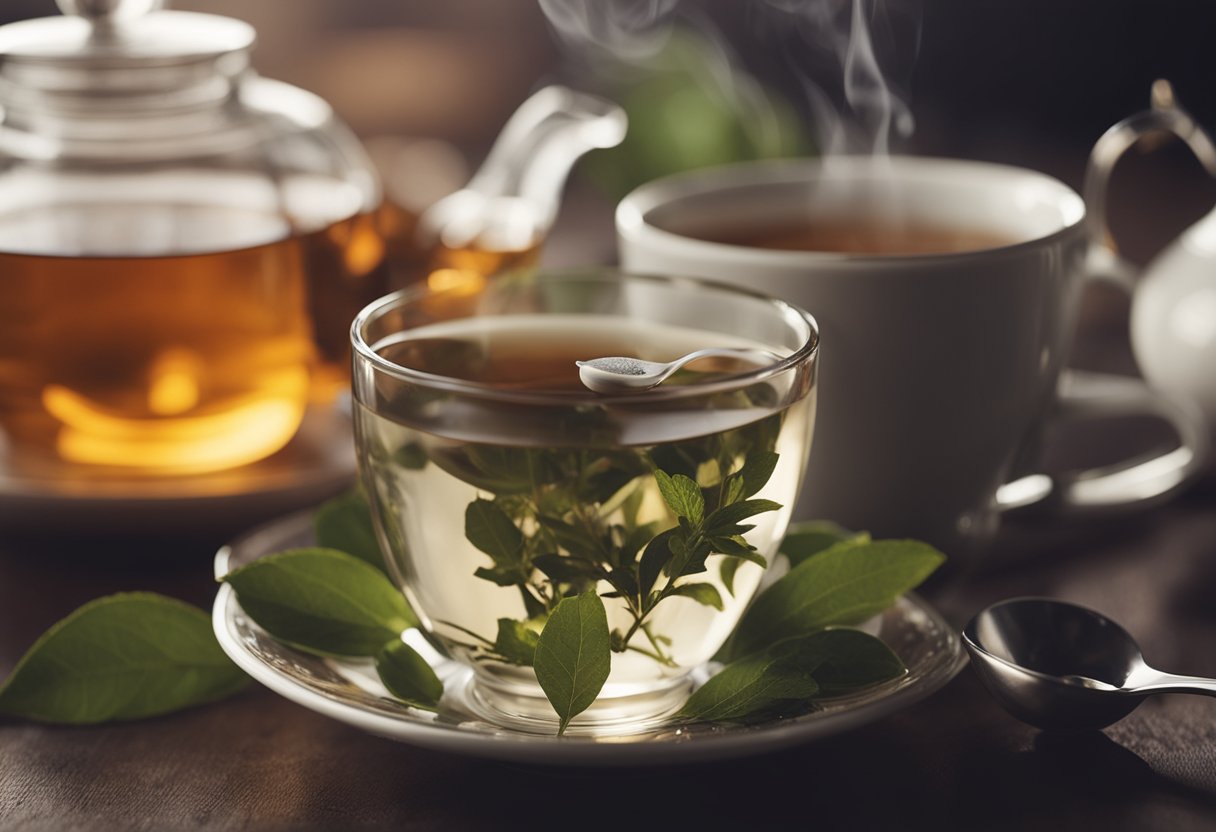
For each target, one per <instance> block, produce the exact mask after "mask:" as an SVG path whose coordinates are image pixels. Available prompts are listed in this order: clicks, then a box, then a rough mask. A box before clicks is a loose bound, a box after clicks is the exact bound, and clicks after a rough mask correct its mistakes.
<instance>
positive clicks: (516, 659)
mask: <svg viewBox="0 0 1216 832" xmlns="http://www.w3.org/2000/svg"><path fill="white" fill-rule="evenodd" d="M539 640H540V634H539V633H537V632H536V631H535V630H532V629H529V627H528V626H527V625H526V624H525V623H524V622H522V621H514V620H512V619H510V618H500V619H498V638H496V639H495V640H494V652H496V653H498V655H500V656H502V657H503V658H504V659H506V660H507V661H509V662H511V663H513V664H519V665H523V666H524V667H531V666H532V661H533V659H534V657H535V656H536V643H537V641H539Z"/></svg>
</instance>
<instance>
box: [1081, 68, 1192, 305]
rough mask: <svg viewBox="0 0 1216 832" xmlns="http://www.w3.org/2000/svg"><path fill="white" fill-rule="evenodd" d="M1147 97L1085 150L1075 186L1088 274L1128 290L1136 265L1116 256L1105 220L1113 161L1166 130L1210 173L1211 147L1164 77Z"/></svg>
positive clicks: (1155, 84) (1154, 84)
mask: <svg viewBox="0 0 1216 832" xmlns="http://www.w3.org/2000/svg"><path fill="white" fill-rule="evenodd" d="M1150 100H1151V107H1150V108H1149V109H1147V110H1144V111H1142V112H1139V113H1136V114H1135V115H1133V116H1129V117H1127V118H1125V119H1123V121H1121V122H1119V123H1118V124H1116V125H1115V126H1114V127H1111V128H1110V129H1109V130H1107V131H1106V132H1105V133H1103V134H1102V137H1101V138H1099V139H1098V142H1097V144H1095V145H1094V149H1093V151H1092V152H1091V153H1090V155H1089V164H1088V166H1087V167H1086V169H1085V183H1084V185H1083V186H1082V189H1081V196H1082V198H1083V199H1084V200H1085V233H1086V236H1087V237H1088V238H1089V253H1088V272H1089V275H1090V277H1091V278H1095V279H1099V280H1105V281H1107V282H1110V283H1114V284H1116V285H1118V286H1120V287H1122V288H1123V289H1124V290H1126V291H1128V292H1130V291H1131V289H1132V286H1133V284H1134V283H1135V277H1136V268H1135V267H1134V266H1132V265H1131V264H1130V263H1128V262H1127V261H1126V260H1124V259H1123V258H1122V257H1120V256H1119V254H1118V252H1117V251H1116V249H1115V247H1114V245H1113V243H1112V239H1113V238H1112V236H1111V233H1110V226H1109V224H1108V223H1107V220H1106V192H1107V186H1108V185H1109V183H1110V176H1111V173H1112V171H1114V168H1115V164H1116V163H1117V162H1118V161H1119V159H1120V158H1121V157H1122V156H1123V154H1124V153H1126V152H1127V151H1128V150H1129V149H1130V148H1131V147H1133V146H1134V145H1135V144H1136V143H1137V142H1139V141H1140V140H1141V139H1144V138H1145V137H1147V136H1150V135H1152V134H1153V133H1171V134H1173V135H1174V136H1176V137H1178V138H1179V139H1181V140H1182V141H1183V142H1185V143H1186V145H1187V147H1189V148H1190V149H1191V152H1192V153H1194V154H1195V157H1196V158H1197V159H1199V161H1200V162H1201V163H1202V164H1203V166H1204V168H1205V169H1207V172H1208V173H1209V174H1211V175H1212V176H1213V177H1216V146H1213V144H1212V140H1211V139H1210V138H1208V135H1207V133H1205V132H1204V130H1203V128H1202V127H1200V126H1199V125H1198V124H1197V123H1196V122H1195V119H1193V118H1192V117H1191V115H1190V113H1188V112H1186V110H1183V109H1182V108H1181V107H1180V106H1179V105H1178V101H1177V99H1176V98H1175V97H1174V88H1173V87H1172V86H1171V85H1170V82H1169V81H1166V80H1165V79H1163V78H1159V79H1157V80H1156V81H1154V82H1153V87H1152V91H1151V93H1150Z"/></svg>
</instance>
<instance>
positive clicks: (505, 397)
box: [350, 267, 819, 405]
mask: <svg viewBox="0 0 1216 832" xmlns="http://www.w3.org/2000/svg"><path fill="white" fill-rule="evenodd" d="M560 275H568V277H567V278H566V279H569V280H580V279H581V280H586V279H588V278H593V279H596V280H622V279H624V280H637V281H642V282H649V283H662V284H668V285H670V286H672V287H674V288H681V287H686V288H687V289H689V290H700V291H706V290H708V291H713V292H720V293H723V294H727V295H736V296H739V297H748V298H752V299H754V300H758V301H761V302H763V303H766V304H768V305H769V306H771V307H772V308H773V310H774V312H775V313H776V314H777V316H778V318H779V319H780V320H781V321H783V322H784V323H786V324H790V323H793V322H798V323H800V324H802V325H804V326H805V327H806V329H807V337H806V339H805V340H804V341H803V343H802V345H801V346H800V347H798V349H796V350H794V351H793V352H791V353H790V354H789V355H787V356H784V357H783V358H781V360H779V361H776V362H774V363H772V364H767V365H764V366H763V367H757V368H756V369H754V370H748V371H747V372H743V373H735V374H732V375H729V376H726V377H724V378H721V379H717V380H715V381H711V382H705V383H702V384H687V385H672V386H670V387H663V386H659V387H652V388H649V389H647V390H645V391H642V392H640V393H627V394H621V395H605V394H602V393H594V392H592V391H591V390H586V391H578V392H569V391H558V390H548V391H537V390H533V391H519V390H505V389H503V388H501V387H495V386H493V385H490V384H483V383H481V382H476V381H469V380H467V379H459V378H452V377H450V376H442V375H437V374H435V373H428V372H424V371H422V370H416V369H413V368H411V367H405V366H403V365H401V364H398V363H396V362H394V361H390V360H388V359H387V358H384V357H383V356H382V355H380V354H379V353H377V352H376V351H375V350H374V349H373V348H372V345H371V344H369V343H368V342H367V340H366V339H365V338H364V336H363V333H364V332H365V331H366V329H367V327H368V326H369V325H371V324H372V323H374V322H376V321H377V320H379V319H380V318H381V317H383V316H384V315H386V314H388V313H389V312H391V311H393V310H394V309H397V308H399V307H401V306H404V305H406V304H409V303H414V302H417V301H419V300H421V299H423V298H427V297H432V298H441V297H443V296H444V295H453V296H459V295H460V294H461V290H460V289H459V288H457V289H445V290H440V291H436V290H434V289H430V288H428V287H427V286H426V285H425V284H422V285H417V286H411V287H407V288H405V289H400V290H398V291H396V292H393V293H391V294H388V295H385V296H384V297H381V298H378V299H377V300H374V301H372V302H371V303H369V304H368V305H367V306H365V307H364V308H363V309H362V310H360V312H359V314H358V315H356V316H355V319H354V321H353V322H352V323H351V327H350V340H351V345H352V347H353V350H354V358H353V360H354V362H355V363H356V365H357V364H358V363H359V362H360V361H365V362H367V363H368V364H371V365H372V366H373V367H375V368H376V369H377V370H378V371H380V372H383V373H387V374H388V375H390V376H392V377H394V378H397V379H400V380H401V381H408V382H412V383H414V384H418V385H422V386H426V387H431V388H434V389H439V390H446V391H449V392H453V393H464V394H472V395H476V396H478V397H480V398H486V399H491V400H495V401H507V402H513V403H521V404H549V405H552V404H557V403H567V404H568V403H571V402H580V401H587V402H596V403H615V402H632V403H634V404H637V403H639V401H651V402H667V401H678V400H680V399H684V398H692V397H696V396H703V395H706V394H712V393H719V392H724V391H730V390H736V389H738V388H740V387H746V386H747V385H749V384H754V383H756V382H760V381H765V380H767V379H770V378H772V377H774V376H777V375H780V374H781V373H784V372H786V371H787V370H790V369H792V368H794V367H797V366H798V365H800V364H803V363H814V362H816V361H817V359H818V354H819V324H818V323H817V322H816V321H815V318H814V317H813V316H812V315H811V314H810V313H809V312H807V311H806V310H805V309H803V308H801V307H799V306H795V305H794V304H792V303H788V302H786V301H783V300H781V299H779V298H774V297H772V296H770V295H766V294H764V293H763V292H756V291H753V290H751V289H745V288H742V287H738V286H733V285H730V284H727V283H719V282H717V281H713V280H704V279H702V278H699V277H684V276H678V275H654V274H637V273H634V272H626V271H621V270H619V269H613V268H611V267H604V268H597V269H594V270H586V269H560V268H552V269H541V270H539V271H537V272H536V277H539V278H547V279H558V277H559V276H560ZM511 276H512V274H511V273H508V274H507V275H503V276H502V277H497V278H492V280H501V279H503V278H508V277H511ZM596 357H598V356H588V358H596Z"/></svg>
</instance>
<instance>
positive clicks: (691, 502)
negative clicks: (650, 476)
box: [654, 468, 705, 523]
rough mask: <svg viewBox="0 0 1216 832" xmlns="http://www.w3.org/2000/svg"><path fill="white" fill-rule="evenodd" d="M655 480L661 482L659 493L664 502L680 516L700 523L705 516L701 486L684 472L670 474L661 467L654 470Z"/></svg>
mask: <svg viewBox="0 0 1216 832" xmlns="http://www.w3.org/2000/svg"><path fill="white" fill-rule="evenodd" d="M654 478H655V481H656V482H657V483H658V484H659V493H660V494H662V495H663V502H665V503H667V505H668V507H669V508H671V510H672V511H673V512H675V513H676V515H677V516H678V517H686V518H688V520H690V521H691V522H693V523H700V522H701V518H703V517H704V516H705V495H704V494H702V493H701V488H700V486H698V485H697V484H696V482H694V481H693V480H692V479H690V478H689V477H686V476H684V475H683V474H676V475H675V476H674V477H673V476H670V475H669V474H668V473H667V472H666V471H664V470H663V469H661V468H656V469H655V471H654Z"/></svg>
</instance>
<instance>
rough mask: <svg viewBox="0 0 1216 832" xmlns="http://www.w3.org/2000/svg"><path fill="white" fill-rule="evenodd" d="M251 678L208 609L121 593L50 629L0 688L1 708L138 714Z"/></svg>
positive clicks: (40, 715)
mask: <svg viewBox="0 0 1216 832" xmlns="http://www.w3.org/2000/svg"><path fill="white" fill-rule="evenodd" d="M248 682H249V677H247V676H246V675H245V674H244V673H242V672H241V670H240V669H239V668H238V667H237V666H236V665H234V664H233V663H232V661H231V660H230V659H229V658H228V657H227V656H226V655H224V652H223V651H222V650H221V649H220V646H219V644H218V643H217V642H216V640H215V635H214V634H213V632H212V630H211V619H210V617H209V616H208V615H207V614H206V613H204V612H203V611H202V610H199V609H196V608H195V607H192V606H190V605H189V604H185V603H182V602H181V601H177V600H175V599H173V598H166V597H165V596H163V595H155V594H152V593H145V592H137V593H124V594H120V595H111V596H108V597H105V598H99V599H97V600H96V601H91V602H90V603H88V604H85V605H84V606H83V607H81V608H80V609H78V610H76V611H75V612H73V613H72V614H71V615H69V616H68V617H67V618H65V619H63V620H62V621H60V622H59V623H57V624H55V625H54V626H53V627H51V629H49V630H47V631H46V633H44V634H43V635H42V637H41V638H39V639H38V641H37V642H35V643H34V646H33V647H31V648H30V649H29V651H28V652H27V653H26V654H25V656H23V657H22V659H21V661H20V662H18V663H17V667H16V669H15V670H14V671H13V673H12V675H10V676H9V678H8V680H7V681H6V682H5V683H4V685H3V687H0V713H3V714H8V715H11V716H20V717H26V718H28V719H35V720H39V721H42V722H59V723H70V724H76V725H84V724H93V723H98V722H107V721H110V720H124V719H140V718H142V717H149V716H157V715H159V714H165V713H169V712H171V711H176V710H180V709H182V708H188V707H191V706H193V705H201V704H203V703H206V702H213V701H215V700H217V699H223V698H224V697H226V696H228V695H230V694H233V693H235V692H237V691H239V690H241V689H242V688H244V687H245V686H246V685H247V684H248Z"/></svg>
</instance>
